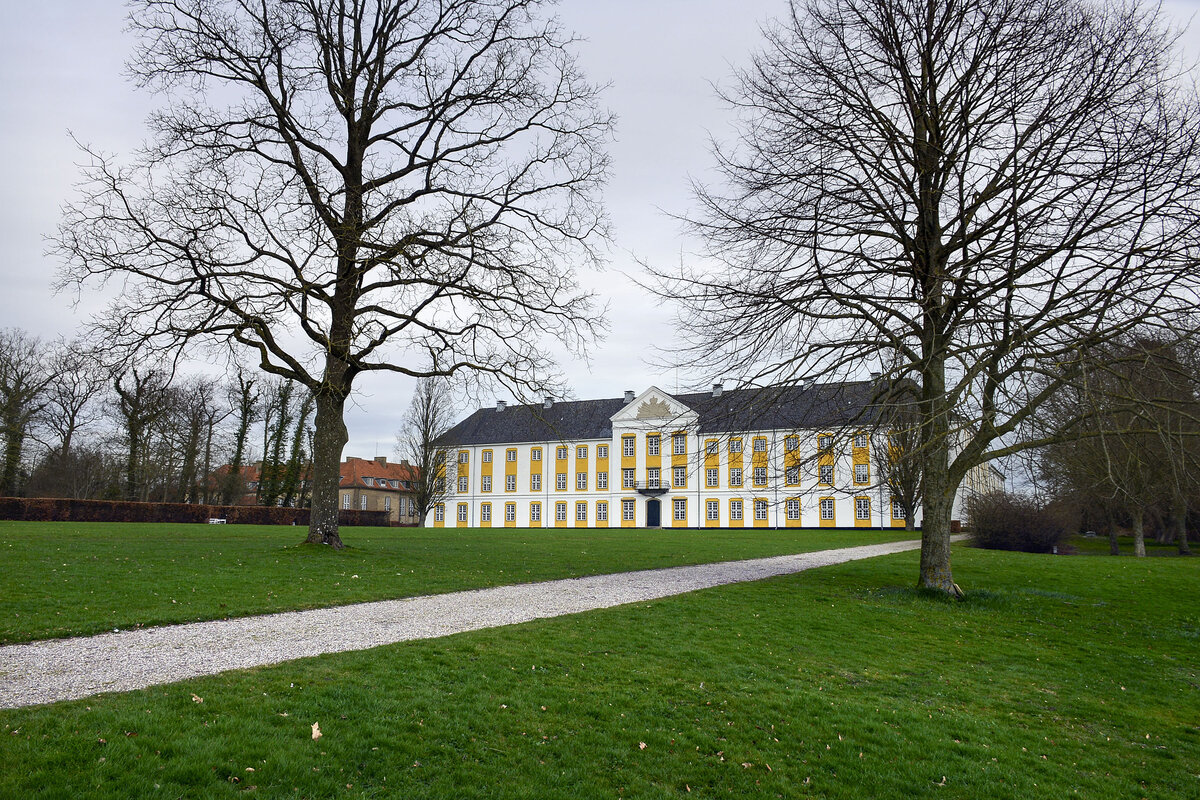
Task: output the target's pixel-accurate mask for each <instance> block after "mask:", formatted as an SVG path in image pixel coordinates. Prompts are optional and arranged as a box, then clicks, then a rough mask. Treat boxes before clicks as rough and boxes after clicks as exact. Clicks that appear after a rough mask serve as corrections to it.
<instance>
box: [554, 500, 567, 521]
mask: <svg viewBox="0 0 1200 800" xmlns="http://www.w3.org/2000/svg"><path fill="white" fill-rule="evenodd" d="M554 519H556V520H557V521H559V522H566V521H567V504H566V503H555V504H554Z"/></svg>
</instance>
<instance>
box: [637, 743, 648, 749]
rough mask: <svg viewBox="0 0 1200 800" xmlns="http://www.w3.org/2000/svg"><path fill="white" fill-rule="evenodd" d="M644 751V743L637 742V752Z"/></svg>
mask: <svg viewBox="0 0 1200 800" xmlns="http://www.w3.org/2000/svg"><path fill="white" fill-rule="evenodd" d="M645 749H646V743H645V742H638V750H645Z"/></svg>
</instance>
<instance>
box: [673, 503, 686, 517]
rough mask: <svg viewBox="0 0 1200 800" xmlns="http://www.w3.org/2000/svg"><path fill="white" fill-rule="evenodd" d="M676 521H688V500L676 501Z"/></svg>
mask: <svg viewBox="0 0 1200 800" xmlns="http://www.w3.org/2000/svg"><path fill="white" fill-rule="evenodd" d="M674 505H675V519H677V520H679V521H681V522H683V521H686V520H687V500H676V501H675V503H674Z"/></svg>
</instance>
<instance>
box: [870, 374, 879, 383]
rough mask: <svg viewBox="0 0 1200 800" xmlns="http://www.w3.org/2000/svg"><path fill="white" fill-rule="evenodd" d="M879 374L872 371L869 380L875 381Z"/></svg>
mask: <svg viewBox="0 0 1200 800" xmlns="http://www.w3.org/2000/svg"><path fill="white" fill-rule="evenodd" d="M879 376H880V373H878V372H872V373H871V380H873V381H877V380H879Z"/></svg>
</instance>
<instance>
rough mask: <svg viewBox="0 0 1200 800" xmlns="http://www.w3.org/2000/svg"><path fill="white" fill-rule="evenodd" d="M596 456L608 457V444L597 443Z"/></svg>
mask: <svg viewBox="0 0 1200 800" xmlns="http://www.w3.org/2000/svg"><path fill="white" fill-rule="evenodd" d="M596 458H608V445H606V444H598V445H596Z"/></svg>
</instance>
